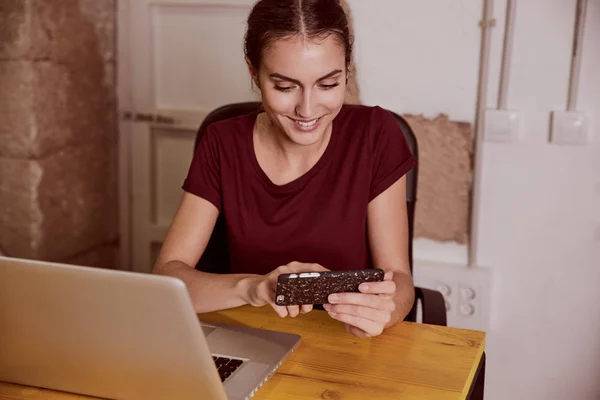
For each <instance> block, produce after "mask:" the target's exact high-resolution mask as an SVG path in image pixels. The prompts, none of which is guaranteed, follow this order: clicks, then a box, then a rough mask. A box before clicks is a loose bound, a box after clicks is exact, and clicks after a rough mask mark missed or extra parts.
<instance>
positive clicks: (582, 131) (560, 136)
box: [550, 111, 591, 145]
mask: <svg viewBox="0 0 600 400" xmlns="http://www.w3.org/2000/svg"><path fill="white" fill-rule="evenodd" d="M589 119H590V118H589V115H588V114H587V113H585V112H580V111H554V112H552V118H551V128H552V129H551V134H550V142H551V143H554V144H558V145H584V144H587V143H589V142H590V140H591V138H590V129H589V125H590V123H589Z"/></svg>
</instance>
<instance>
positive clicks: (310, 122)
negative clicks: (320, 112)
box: [296, 118, 319, 128]
mask: <svg viewBox="0 0 600 400" xmlns="http://www.w3.org/2000/svg"><path fill="white" fill-rule="evenodd" d="M318 120H319V118H317V119H313V120H312V121H308V122H302V121H296V123H297V124H298V125H300V126H301V127H303V128H310V127H311V126H313V125H314V124H316V123H317V121H318Z"/></svg>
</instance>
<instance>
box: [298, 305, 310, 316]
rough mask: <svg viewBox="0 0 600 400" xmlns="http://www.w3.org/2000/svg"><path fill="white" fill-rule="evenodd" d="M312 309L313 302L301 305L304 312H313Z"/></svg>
mask: <svg viewBox="0 0 600 400" xmlns="http://www.w3.org/2000/svg"><path fill="white" fill-rule="evenodd" d="M312 309H313V306H312V304H303V305H301V306H300V312H301V313H302V314H307V313H309V312H311V311H312Z"/></svg>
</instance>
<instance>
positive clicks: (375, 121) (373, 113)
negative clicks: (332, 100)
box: [338, 104, 394, 127]
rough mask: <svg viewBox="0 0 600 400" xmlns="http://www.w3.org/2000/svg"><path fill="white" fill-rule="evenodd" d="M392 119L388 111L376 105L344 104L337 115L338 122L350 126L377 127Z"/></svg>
mask: <svg viewBox="0 0 600 400" xmlns="http://www.w3.org/2000/svg"><path fill="white" fill-rule="evenodd" d="M393 118H394V117H393V114H392V113H391V112H390V111H388V110H386V109H384V108H382V107H381V106H378V105H375V106H366V105H362V104H344V105H343V106H342V109H341V110H340V113H339V114H338V120H339V122H341V123H348V124H351V125H352V126H361V125H368V126H370V127H377V126H379V125H381V124H383V123H385V122H386V121H389V120H390V119H393Z"/></svg>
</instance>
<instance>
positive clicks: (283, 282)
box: [275, 269, 385, 306]
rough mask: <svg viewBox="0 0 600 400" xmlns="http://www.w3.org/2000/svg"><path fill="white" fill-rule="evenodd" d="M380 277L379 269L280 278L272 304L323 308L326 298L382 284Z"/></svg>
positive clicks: (316, 273)
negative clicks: (365, 283) (309, 305)
mask: <svg viewBox="0 0 600 400" xmlns="http://www.w3.org/2000/svg"><path fill="white" fill-rule="evenodd" d="M384 275H385V273H384V271H383V270H381V269H361V270H352V271H325V272H303V273H297V274H281V275H279V277H278V278H277V290H276V293H275V304H277V305H278V306H292V305H302V304H327V303H328V300H327V299H328V297H329V295H330V294H332V293H342V292H358V291H359V290H358V286H359V285H360V284H361V283H363V282H378V281H382V280H383V276H384Z"/></svg>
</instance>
